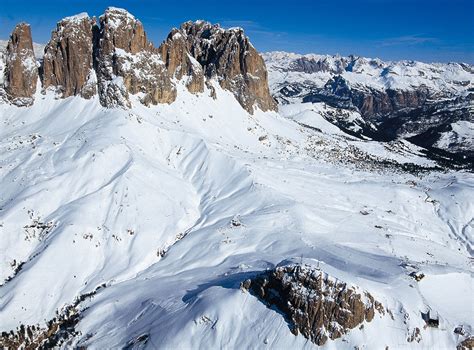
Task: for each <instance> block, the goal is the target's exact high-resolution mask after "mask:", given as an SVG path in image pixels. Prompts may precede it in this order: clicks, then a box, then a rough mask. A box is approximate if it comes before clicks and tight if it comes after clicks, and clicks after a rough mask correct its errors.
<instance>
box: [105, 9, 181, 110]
mask: <svg viewBox="0 0 474 350" xmlns="http://www.w3.org/2000/svg"><path fill="white" fill-rule="evenodd" d="M96 57H97V71H98V74H97V75H98V80H99V93H100V100H101V103H102V104H103V105H104V106H108V107H111V106H123V107H126V106H130V100H129V93H131V94H138V93H140V94H141V101H142V102H143V103H144V104H150V103H151V104H157V103H171V102H173V101H174V100H175V98H176V89H175V87H174V85H173V84H172V82H171V79H170V77H169V75H168V72H167V71H166V67H165V65H164V63H163V61H162V60H161V57H160V55H159V54H158V53H157V52H156V50H155V49H154V47H153V45H152V44H151V43H150V42H149V41H148V40H147V38H146V34H145V31H144V29H143V25H142V23H141V22H140V21H138V20H137V19H136V18H135V17H133V16H132V15H131V14H130V13H128V12H127V11H125V10H122V9H117V8H108V9H107V10H106V11H105V14H104V15H102V16H101V17H100V33H99V42H98V47H97V54H96Z"/></svg>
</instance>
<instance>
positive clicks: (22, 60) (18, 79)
mask: <svg viewBox="0 0 474 350" xmlns="http://www.w3.org/2000/svg"><path fill="white" fill-rule="evenodd" d="M5 63H6V64H5V83H4V84H5V92H6V93H7V98H8V99H9V100H10V101H11V102H12V103H14V104H16V105H17V106H29V105H31V104H32V103H33V101H34V93H35V91H36V83H37V80H38V67H37V65H36V58H35V55H34V52H33V41H32V39H31V29H30V25H29V24H26V23H19V24H17V26H16V27H15V29H14V30H13V32H12V34H11V35H10V40H9V41H8V45H7V50H6V62H5Z"/></svg>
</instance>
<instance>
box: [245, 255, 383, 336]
mask: <svg viewBox="0 0 474 350" xmlns="http://www.w3.org/2000/svg"><path fill="white" fill-rule="evenodd" d="M242 287H243V288H245V289H250V290H251V291H252V292H253V293H255V294H256V295H257V296H258V297H259V298H260V299H261V300H263V301H264V302H265V303H267V304H268V305H269V306H271V307H273V306H275V307H277V308H278V309H279V310H280V311H281V312H283V314H284V315H285V316H286V317H287V319H288V321H289V323H290V327H291V330H292V332H293V333H294V334H296V335H297V334H298V333H301V334H303V335H304V336H305V337H306V338H308V339H310V340H311V341H312V342H313V343H315V344H317V345H323V344H325V343H326V341H327V340H328V339H331V340H334V339H337V338H340V337H341V336H343V335H344V334H346V333H347V332H349V331H350V330H351V329H353V328H355V327H357V326H359V325H361V324H362V323H363V322H364V321H367V322H370V321H372V320H373V318H374V315H375V312H376V311H377V312H378V313H382V314H385V309H384V307H383V306H382V304H381V303H379V302H378V301H376V300H375V299H374V298H373V296H372V295H370V294H369V293H368V292H364V291H360V290H358V288H356V287H353V286H348V285H347V284H346V283H344V282H342V281H340V280H337V279H335V278H332V277H330V276H329V275H327V274H326V273H324V272H322V271H321V270H319V269H317V268H314V267H312V266H309V265H306V264H291V265H286V266H280V267H277V268H276V269H275V270H273V271H269V272H266V273H264V274H262V275H260V276H258V277H256V278H255V279H253V280H247V281H245V282H244V283H243V284H242Z"/></svg>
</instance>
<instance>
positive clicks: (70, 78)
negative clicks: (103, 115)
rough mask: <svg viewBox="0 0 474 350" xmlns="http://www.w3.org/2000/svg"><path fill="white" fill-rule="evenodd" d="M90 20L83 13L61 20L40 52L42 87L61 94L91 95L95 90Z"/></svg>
mask: <svg viewBox="0 0 474 350" xmlns="http://www.w3.org/2000/svg"><path fill="white" fill-rule="evenodd" d="M95 31H96V26H95V24H94V20H93V19H91V18H90V17H89V16H88V15H87V14H85V13H83V14H80V15H77V16H73V17H66V18H64V19H63V20H61V21H60V22H59V23H58V24H57V27H56V29H55V30H54V31H53V32H52V34H51V40H50V41H49V43H48V44H47V45H46V47H45V50H44V51H45V54H44V56H43V67H42V68H43V74H42V80H43V88H44V89H47V88H50V87H52V88H55V89H56V91H57V92H58V93H60V94H61V96H62V97H64V98H65V97H69V96H74V95H80V96H82V97H84V98H91V97H92V96H93V95H94V94H95V93H96V91H97V89H96V86H97V85H96V82H97V79H96V76H95V71H94V67H93V42H94V32H95Z"/></svg>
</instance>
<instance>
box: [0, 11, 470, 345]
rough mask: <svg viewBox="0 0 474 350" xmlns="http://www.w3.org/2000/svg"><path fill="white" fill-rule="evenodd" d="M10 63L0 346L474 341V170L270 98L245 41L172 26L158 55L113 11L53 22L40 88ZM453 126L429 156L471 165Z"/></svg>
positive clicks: (201, 25) (338, 116)
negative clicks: (463, 159)
mask: <svg viewBox="0 0 474 350" xmlns="http://www.w3.org/2000/svg"><path fill="white" fill-rule="evenodd" d="M71 33H72V34H74V35H72V34H71ZM97 36H98V37H99V38H100V40H99V41H94V38H97ZM209 38H212V40H210V39H209ZM71 43H73V44H74V45H73V46H68V45H70V44H71ZM9 47H10V49H9V52H7V53H6V57H2V60H0V61H1V62H2V64H3V66H2V67H4V68H5V69H2V71H3V72H4V74H3V80H2V81H1V82H0V83H1V84H2V87H1V89H0V90H1V92H2V94H1V96H0V124H1V127H0V189H1V191H0V237H1V243H0V255H1V256H2V257H3V258H2V259H1V261H0V264H1V265H0V325H1V327H0V328H1V329H0V331H1V337H0V346H1V347H5V348H27V347H28V348H53V347H55V348H64V349H67V348H76V347H87V348H91V349H104V348H127V349H143V348H148V349H155V348H163V349H177V348H179V349H182V348H184V349H194V348H260V347H262V348H263V347H266V346H268V347H271V348H284V349H289V348H298V349H300V348H301V349H314V348H316V347H317V346H318V345H322V346H323V349H336V348H337V349H354V347H356V346H357V347H365V348H377V349H378V348H386V347H389V348H407V347H408V348H420V349H422V348H454V347H457V346H459V347H461V348H462V347H464V348H469V346H471V344H472V342H474V337H473V334H474V330H473V325H474V320H473V313H472V312H471V311H472V310H471V309H470V308H469V306H470V305H472V300H471V299H472V298H471V295H472V292H473V283H474V279H473V278H472V274H471V269H472V256H473V252H474V241H473V238H472V237H473V233H474V218H473V217H474V215H473V213H474V203H473V201H472V199H471V198H473V197H474V178H473V176H472V171H471V169H469V168H466V167H464V168H463V167H461V166H459V167H457V166H454V165H451V164H450V163H449V162H447V163H448V165H449V166H448V165H446V164H445V163H443V162H441V161H440V160H439V159H432V158H430V157H428V156H427V154H426V149H425V148H423V147H420V146H417V145H416V144H414V143H413V142H410V140H408V139H404V138H396V139H393V140H389V141H383V142H382V141H379V140H376V139H375V138H370V137H363V136H364V134H363V133H361V130H365V128H372V126H371V125H373V128H374V130H377V129H379V128H380V125H378V124H377V123H376V120H371V119H367V118H366V116H365V115H363V114H362V113H360V112H361V111H360V110H358V109H356V108H355V106H354V104H353V102H352V100H350V99H349V98H346V97H347V96H346V95H344V94H345V93H346V92H347V91H348V90H349V91H352V90H351V88H350V84H349V89H346V88H347V86H346V85H347V84H345V83H344V82H343V81H342V80H340V79H339V80H338V79H335V77H333V76H331V77H330V78H329V80H333V83H334V84H333V87H334V90H335V91H343V92H344V94H342V95H341V96H340V95H337V94H333V95H334V96H336V97H334V96H333V95H331V94H329V92H331V91H332V90H331V89H330V88H329V87H328V88H327V91H319V90H318V91H314V90H311V91H310V93H311V94H312V95H311V98H312V99H313V100H312V101H303V94H304V92H301V94H300V96H299V97H298V98H297V97H296V95H288V96H289V97H288V96H286V95H279V91H278V90H276V89H275V88H274V87H272V88H271V89H269V87H268V83H267V67H268V78H269V81H270V84H271V82H272V79H273V78H275V77H277V78H278V76H279V75H273V74H274V72H275V70H274V66H271V65H270V64H268V66H267V65H265V62H264V61H263V59H262V58H261V56H260V55H259V54H258V53H257V52H256V50H255V48H254V47H253V45H251V43H250V41H249V39H248V38H247V37H246V36H245V34H244V33H243V31H242V30H241V29H232V30H225V29H222V28H220V27H219V26H217V25H212V24H210V23H208V22H186V23H184V24H183V25H182V26H181V27H180V28H175V29H173V30H171V32H170V34H169V35H168V37H167V38H166V39H165V41H164V42H163V44H162V45H161V46H160V47H158V48H156V47H153V45H151V44H150V43H149V42H148V40H147V39H146V33H145V31H144V29H143V26H142V24H141V23H140V22H139V20H138V19H137V18H136V17H134V16H133V15H131V14H129V13H128V12H124V10H122V9H116V8H111V9H109V10H107V11H106V13H105V14H104V16H102V17H101V20H100V22H99V23H97V22H95V21H91V20H90V17H89V16H86V15H84V14H81V15H80V16H73V17H70V18H66V19H63V20H62V21H59V22H58V25H57V27H56V29H55V31H53V33H52V38H51V41H50V42H49V43H48V44H47V46H46V47H45V51H46V52H47V55H45V57H44V59H43V62H38V65H40V67H42V68H43V69H40V70H38V69H37V68H38V67H37V66H36V67H32V66H30V65H28V66H26V65H24V60H22V59H18V57H19V55H20V56H21V57H25V58H27V59H31V57H34V52H33V50H34V49H33V45H32V40H31V35H29V26H28V25H26V24H22V25H19V26H17V27H16V28H15V29H14V31H13V34H12V38H11V44H10V45H9ZM65 48H67V49H68V50H72V51H68V52H69V54H68V55H63V54H62V52H63V49H65ZM66 51H67V50H66ZM79 58H80V59H79ZM97 59H100V60H102V61H100V62H97V61H96V60H97ZM79 63H80V64H79ZM144 73H146V74H144ZM280 73H281V72H277V74H280ZM35 74H36V75H35ZM311 74H313V73H311ZM311 74H310V75H311ZM324 74H325V73H324ZM18 77H26V78H30V80H31V79H36V80H35V81H34V84H35V85H34V89H32V84H29V85H27V86H25V85H23V84H21V81H24V80H18ZM31 81H32V80H31ZM273 81H274V82H277V83H278V84H282V85H281V89H283V88H284V87H287V88H288V91H290V88H291V87H292V86H298V85H297V84H293V85H292V83H291V81H285V80H282V81H281V82H278V81H277V80H273ZM308 81H309V83H308V84H309V85H311V84H313V83H312V82H311V80H308ZM298 83H299V82H298ZM305 84H306V82H305ZM274 86H275V85H274ZM331 88H332V87H331ZM301 91H303V90H301ZM270 92H272V93H273V95H274V96H275V97H276V100H277V101H279V102H280V104H279V105H276V102H275V100H273V98H271V96H270ZM325 93H326V94H325ZM281 96H285V98H287V100H286V101H285V103H283V101H282V100H281ZM324 96H326V97H327V96H329V97H330V98H334V101H335V102H334V103H332V102H331V104H329V103H323V102H316V101H314V99H316V98H323V97H324ZM349 97H351V96H349ZM349 101H350V104H349ZM328 102H330V101H329V100H328ZM339 103H342V104H345V105H344V106H346V107H344V108H340V107H338V104H339ZM453 104H455V106H456V108H458V109H459V103H457V102H456V101H455V102H453ZM453 110H457V109H453ZM415 119H416V118H415ZM461 119H462V118H461ZM456 123H457V124H456V126H455V128H453V130H451V131H452V132H451V133H445V134H443V136H445V137H443V138H440V139H437V142H439V143H440V147H452V146H451V144H452V140H455V142H456V144H457V145H461V144H462V145H463V146H465V147H466V149H467V151H471V150H472V149H471V147H470V146H469V142H470V136H471V132H470V129H469V128H470V122H469V121H466V120H464V119H463V120H458V121H457V122H456ZM460 150H461V151H464V148H461V149H460ZM39 301H41V302H39Z"/></svg>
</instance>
